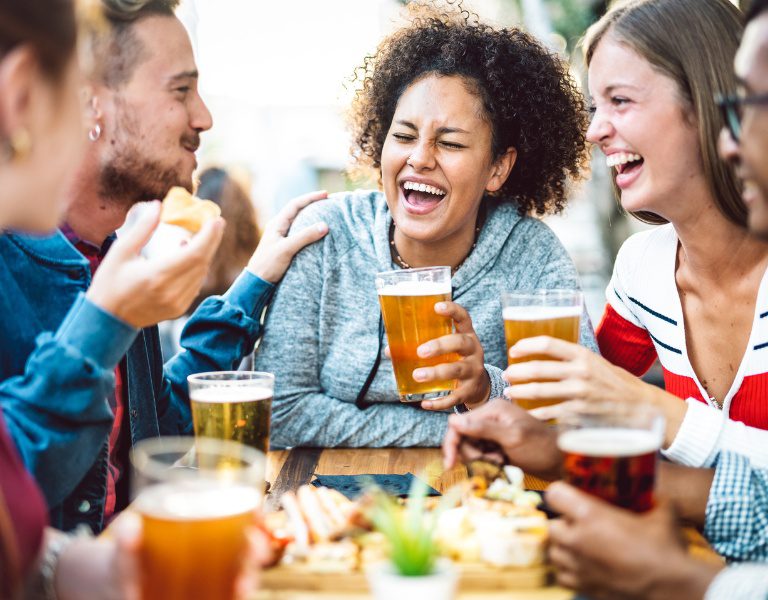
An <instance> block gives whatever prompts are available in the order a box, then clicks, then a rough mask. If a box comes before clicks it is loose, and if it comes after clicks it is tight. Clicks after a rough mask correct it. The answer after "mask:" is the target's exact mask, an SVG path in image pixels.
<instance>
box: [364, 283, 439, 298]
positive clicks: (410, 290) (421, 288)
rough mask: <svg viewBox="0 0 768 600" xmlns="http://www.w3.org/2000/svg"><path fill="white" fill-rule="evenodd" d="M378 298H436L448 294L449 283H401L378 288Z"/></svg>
mask: <svg viewBox="0 0 768 600" xmlns="http://www.w3.org/2000/svg"><path fill="white" fill-rule="evenodd" d="M378 292H379V296H437V295H438V294H450V293H451V282H450V281H401V282H399V283H395V284H392V285H385V286H384V287H381V288H379V290H378Z"/></svg>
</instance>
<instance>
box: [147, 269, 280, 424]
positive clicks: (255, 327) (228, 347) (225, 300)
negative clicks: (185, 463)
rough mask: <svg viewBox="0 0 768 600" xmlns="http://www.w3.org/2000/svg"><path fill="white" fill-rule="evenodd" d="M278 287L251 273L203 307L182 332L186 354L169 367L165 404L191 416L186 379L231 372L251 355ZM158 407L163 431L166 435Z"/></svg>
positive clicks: (177, 357) (182, 352) (166, 376)
mask: <svg viewBox="0 0 768 600" xmlns="http://www.w3.org/2000/svg"><path fill="white" fill-rule="evenodd" d="M274 289H275V286H274V285H272V284H271V283H269V282H267V281H264V280H263V279H261V278H260V277H257V276H256V275H253V274H252V273H250V272H248V271H243V273H242V274H241V275H240V276H239V277H238V278H237V280H236V281H235V283H233V284H232V287H231V288H230V289H229V290H228V291H227V292H226V293H225V294H224V295H223V296H212V297H211V298H208V299H206V300H204V301H203V302H202V304H200V306H199V307H198V309H197V310H196V311H195V312H194V313H193V314H192V316H191V317H190V318H189V321H187V324H186V325H185V326H184V329H183V330H182V332H181V347H182V350H181V352H179V353H178V354H177V355H176V356H174V357H173V358H171V359H170V360H169V361H168V362H166V363H165V369H164V389H163V393H162V395H161V396H162V397H161V403H162V402H164V403H167V404H169V405H170V406H171V407H175V408H177V409H178V410H181V411H182V413H184V414H189V410H188V406H189V394H188V391H187V377H188V376H189V375H193V374H194V373H203V372H206V371H231V370H234V369H237V367H238V365H239V364H240V361H241V360H242V359H243V358H244V357H245V356H247V355H248V354H250V353H251V352H252V351H253V348H254V346H255V345H256V340H257V339H258V338H259V336H260V335H261V329H262V327H261V316H262V313H263V312H264V309H265V307H266V306H267V303H268V302H269V300H270V299H271V298H272V293H273V291H274ZM162 411H163V407H162V406H160V407H158V416H160V422H161V433H178V431H164V430H163V429H164V427H163V419H162V415H161V414H160V413H161V412H162Z"/></svg>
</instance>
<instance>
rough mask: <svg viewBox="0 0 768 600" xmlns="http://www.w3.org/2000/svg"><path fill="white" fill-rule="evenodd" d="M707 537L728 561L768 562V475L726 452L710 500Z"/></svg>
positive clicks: (746, 459) (747, 461)
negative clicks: (767, 560)
mask: <svg viewBox="0 0 768 600" xmlns="http://www.w3.org/2000/svg"><path fill="white" fill-rule="evenodd" d="M704 535H705V536H706V538H707V540H709V542H710V543H711V544H712V547H713V548H714V549H715V550H716V551H717V553H718V554H721V555H723V556H724V557H725V558H726V559H728V560H737V561H746V560H749V561H765V560H766V559H768V471H765V470H763V469H755V468H753V467H752V465H751V464H750V462H749V459H748V458H746V457H744V456H741V455H739V454H734V453H732V452H723V453H721V454H720V456H719V458H718V460H717V466H716V470H715V478H714V480H713V481H712V487H711V489H710V492H709V499H708V500H707V510H706V516H705V521H704Z"/></svg>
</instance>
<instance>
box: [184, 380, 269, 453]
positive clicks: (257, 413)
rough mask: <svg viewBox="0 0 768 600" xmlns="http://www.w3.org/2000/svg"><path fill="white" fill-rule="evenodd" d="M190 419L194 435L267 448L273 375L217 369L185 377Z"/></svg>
mask: <svg viewBox="0 0 768 600" xmlns="http://www.w3.org/2000/svg"><path fill="white" fill-rule="evenodd" d="M188 383H189V397H190V403H191V405H192V422H193V424H194V430H195V435H196V436H198V437H209V438H217V439H222V440H232V441H235V442H240V443H241V444H245V445H247V446H251V447H252V448H256V449H257V450H261V451H262V452H267V451H268V450H269V429H270V418H271V414H272V396H273V389H274V377H273V376H272V375H271V374H270V373H259V372H254V371H218V372H211V373H198V374H196V375H190V376H189V377H188Z"/></svg>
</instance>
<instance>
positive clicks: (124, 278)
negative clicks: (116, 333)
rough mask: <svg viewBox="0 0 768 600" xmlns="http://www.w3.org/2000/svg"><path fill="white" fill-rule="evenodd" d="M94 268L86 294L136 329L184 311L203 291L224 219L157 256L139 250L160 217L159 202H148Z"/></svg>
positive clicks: (152, 231)
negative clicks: (164, 253)
mask: <svg viewBox="0 0 768 600" xmlns="http://www.w3.org/2000/svg"><path fill="white" fill-rule="evenodd" d="M145 205H146V206H144V207H143V210H142V213H141V215H140V217H139V219H138V220H137V221H136V223H135V224H134V225H133V226H132V227H131V228H130V229H129V230H128V231H126V232H125V233H124V234H123V235H121V236H120V237H119V238H118V239H117V240H116V241H115V243H114V244H112V247H111V248H110V249H109V252H108V253H107V255H106V256H105V257H104V260H103V261H102V263H101V266H99V269H98V270H97V271H96V275H95V276H94V278H93V282H92V283H91V287H90V288H89V289H88V292H87V294H86V296H87V297H88V299H89V300H91V302H93V303H94V304H96V305H97V306H100V307H101V308H103V309H104V310H106V311H107V312H109V313H111V314H113V315H114V316H116V317H118V318H119V319H121V320H123V321H125V322H126V323H128V324H129V325H132V326H133V327H136V328H142V327H147V326H149V325H154V324H156V323H159V322H160V321H165V320H166V319H175V318H176V317H179V316H181V315H183V314H184V313H185V312H186V310H187V309H188V308H189V306H190V304H192V301H193V300H194V299H195V298H196V297H197V294H198V293H199V292H200V288H201V287H202V284H203V281H204V280H205V276H206V275H207V273H208V269H209V267H210V265H211V261H212V260H213V256H214V255H215V254H216V250H217V249H218V247H219V244H220V243H221V236H222V234H223V233H224V220H223V219H215V220H213V221H209V222H208V223H206V224H205V225H204V226H203V228H202V229H201V230H200V231H199V232H198V233H197V234H196V235H195V236H194V237H193V238H192V239H191V240H190V241H189V243H187V244H186V245H184V246H181V247H180V248H179V249H178V250H176V251H174V252H172V253H170V254H168V255H165V256H157V257H153V258H149V259H147V258H144V257H143V256H141V254H140V252H141V249H142V248H143V247H144V245H145V244H146V243H147V242H148V241H149V238H150V237H152V234H153V233H154V231H155V229H156V228H157V225H158V223H159V221H160V202H157V201H155V202H149V203H145Z"/></svg>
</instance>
